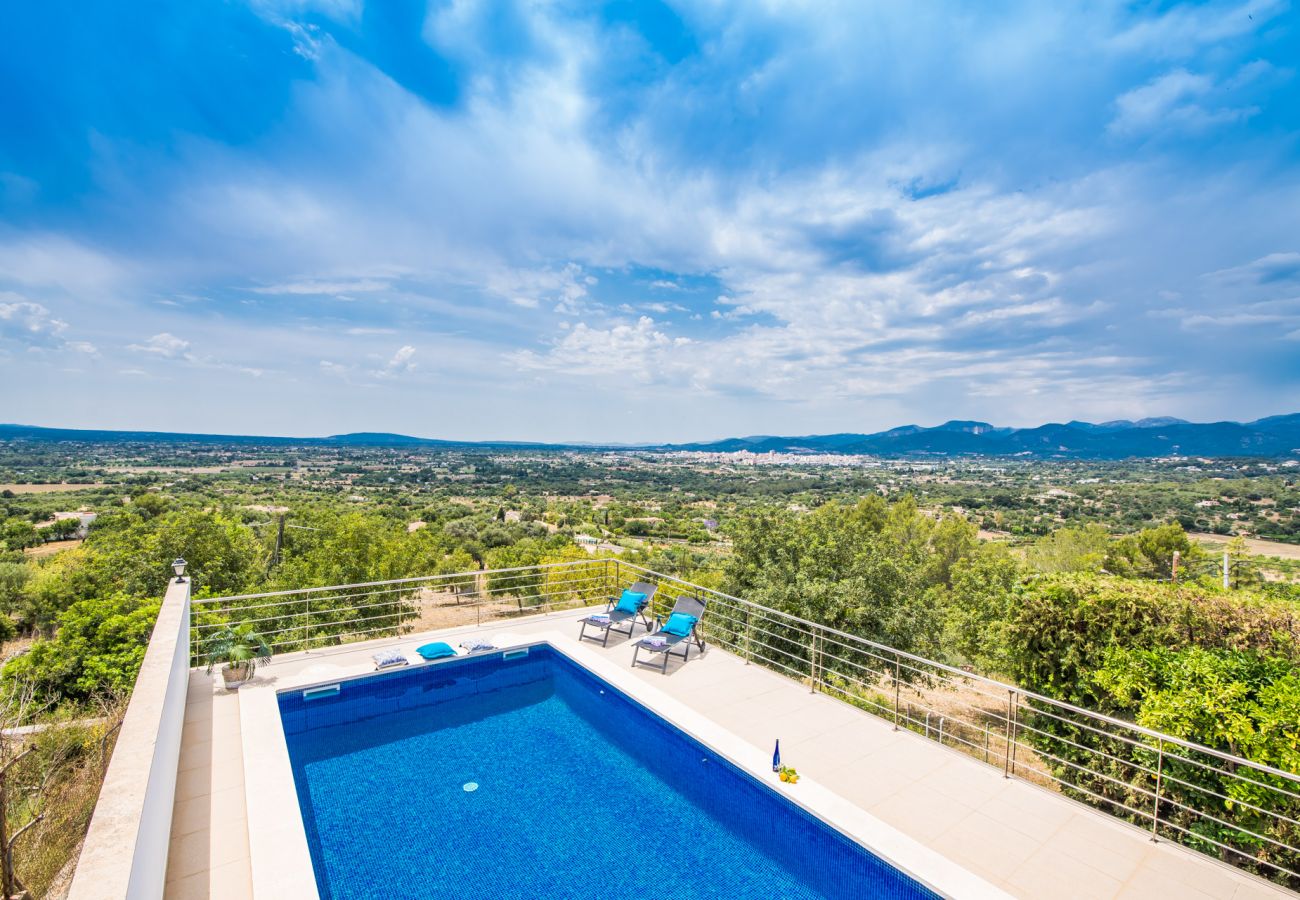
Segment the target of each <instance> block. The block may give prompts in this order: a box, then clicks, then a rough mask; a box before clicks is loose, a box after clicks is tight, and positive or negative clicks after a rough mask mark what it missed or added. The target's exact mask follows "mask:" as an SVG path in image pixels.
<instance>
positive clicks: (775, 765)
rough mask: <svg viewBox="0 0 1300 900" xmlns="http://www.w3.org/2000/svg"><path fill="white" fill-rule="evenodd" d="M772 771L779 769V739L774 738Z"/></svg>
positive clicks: (778, 770)
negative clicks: (774, 747)
mask: <svg viewBox="0 0 1300 900" xmlns="http://www.w3.org/2000/svg"><path fill="white" fill-rule="evenodd" d="M772 771H773V772H780V771H781V739H780V738H777V739H776V749H775V750H773V751H772Z"/></svg>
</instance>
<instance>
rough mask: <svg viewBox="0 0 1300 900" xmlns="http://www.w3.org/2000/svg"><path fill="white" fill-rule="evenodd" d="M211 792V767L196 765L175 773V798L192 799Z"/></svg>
mask: <svg viewBox="0 0 1300 900" xmlns="http://www.w3.org/2000/svg"><path fill="white" fill-rule="evenodd" d="M210 793H212V767H211V766H196V767H195V768H193V769H186V770H185V771H183V772H178V773H177V775H176V800H177V801H181V800H193V799H194V798H195V797H201V796H204V795H206V794H210Z"/></svg>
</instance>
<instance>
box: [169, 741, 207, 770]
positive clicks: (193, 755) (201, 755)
mask: <svg viewBox="0 0 1300 900" xmlns="http://www.w3.org/2000/svg"><path fill="white" fill-rule="evenodd" d="M211 765H212V741H210V740H208V741H190V742H189V743H186V741H185V735H184V733H182V734H181V755H180V760H179V761H178V762H177V764H176V771H178V772H184V771H185V770H187V769H201V768H203V767H205V766H211Z"/></svg>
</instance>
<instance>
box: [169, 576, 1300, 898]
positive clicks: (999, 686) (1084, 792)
mask: <svg viewBox="0 0 1300 900" xmlns="http://www.w3.org/2000/svg"><path fill="white" fill-rule="evenodd" d="M638 581H645V582H651V583H655V584H657V585H658V586H659V590H658V591H657V592H656V594H655V596H654V598H653V600H652V603H651V608H650V610H649V612H650V614H651V615H652V616H654V617H656V618H660V619H662V618H663V617H665V616H666V615H667V613H668V611H669V610H670V609H671V607H672V604H673V602H674V600H675V599H676V598H677V597H678V596H682V595H687V596H692V597H695V598H697V599H700V600H703V601H704V602H705V603H706V604H707V612H706V614H705V616H704V618H703V620H702V622H701V625H700V628H701V629H702V633H703V636H704V638H705V639H706V640H707V642H708V643H709V644H711V645H713V646H716V647H719V648H721V649H723V650H725V651H727V652H730V653H733V654H735V655H736V656H739V657H741V658H743V659H744V660H745V661H746V662H747V663H750V664H754V665H761V666H764V667H765V668H768V669H772V670H774V671H776V672H779V673H782V674H784V675H786V676H788V677H790V678H793V679H796V680H798V681H800V682H802V683H804V684H805V685H807V686H808V688H809V690H810V691H814V692H821V693H825V694H827V695H829V696H833V697H836V698H838V699H840V700H843V701H844V702H847V703H850V704H852V705H854V706H856V707H858V708H860V709H863V710H865V711H867V712H870V713H872V714H874V715H877V716H879V717H881V718H883V719H885V720H886V721H888V722H890V723H891V724H892V725H893V727H894V728H896V729H908V730H911V731H914V732H916V733H918V734H921V735H923V736H925V737H927V738H930V739H931V740H934V741H937V742H939V743H941V744H943V745H945V746H948V747H952V748H954V749H957V750H960V751H962V752H964V753H966V754H968V755H969V756H971V757H973V758H975V759H977V760H980V761H982V762H984V763H986V764H988V765H990V766H994V767H997V768H999V769H1001V770H1002V773H1003V774H1004V775H1005V776H1006V777H1008V778H1018V779H1022V780H1025V781H1029V782H1033V783H1036V784H1039V785H1041V786H1044V787H1047V788H1049V789H1052V790H1055V791H1058V792H1059V793H1061V794H1063V795H1064V796H1066V797H1070V798H1072V799H1074V800H1077V801H1080V802H1082V803H1086V804H1088V805H1090V806H1093V807H1096V808H1098V809H1101V810H1104V811H1107V812H1109V813H1112V814H1114V815H1116V816H1117V817H1119V818H1121V819H1124V820H1125V821H1128V822H1130V823H1132V824H1134V825H1137V826H1139V827H1142V828H1145V829H1147V830H1148V831H1149V832H1150V834H1151V836H1152V838H1153V839H1154V838H1161V839H1167V840H1170V841H1174V842H1177V843H1180V844H1184V845H1186V846H1189V847H1191V848H1193V849H1195V850H1198V851H1200V852H1202V853H1205V854H1207V855H1209V856H1212V857H1214V858H1216V859H1219V860H1221V861H1223V862H1226V863H1229V864H1232V865H1235V866H1238V867H1241V868H1244V869H1247V870H1249V871H1252V872H1255V873H1257V874H1259V875H1261V876H1264V877H1266V878H1269V879H1271V880H1273V881H1276V882H1278V883H1281V884H1284V885H1286V886H1288V887H1290V888H1292V889H1300V849H1298V848H1300V773H1295V772H1287V771H1283V770H1280V769H1277V768H1274V767H1272V766H1268V765H1264V764H1261V763H1257V762H1253V761H1251V760H1248V759H1244V758H1242V757H1239V756H1235V755H1233V754H1230V753H1225V752H1223V751H1219V750H1215V749H1213V748H1210V747H1204V746H1200V745H1197V744H1194V743H1191V742H1189V741H1184V740H1182V739H1179V738H1176V737H1173V736H1170V735H1165V734H1161V733H1159V732H1156V731H1153V730H1151V729H1147V728H1143V727H1141V726H1139V725H1136V724H1134V723H1132V722H1126V721H1123V720H1121V719H1116V718H1113V717H1110V716H1105V715H1102V714H1100V713H1096V712H1092V711H1090V710H1086V709H1082V708H1080V707H1076V706H1073V705H1071V704H1068V703H1064V702H1062V701H1059V700H1054V699H1052V698H1050V697H1045V696H1043V695H1040V694H1036V693H1033V692H1029V691H1024V690H1021V689H1020V688H1018V687H1016V686H1014V685H1008V684H1004V683H1002V682H999V681H996V680H993V679H990V678H986V677H984V676H981V675H978V674H975V673H974V672H969V671H966V670H963V669H960V668H956V667H953V666H949V665H946V664H943V663H940V662H936V661H934V660H929V659H925V658H923V657H920V656H916V655H914V654H910V653H906V652H904V651H900V650H896V649H894V648H892V647H888V646H886V645H883V644H878V643H875V642H873V641H869V640H866V639H864V638H861V637H858V636H856V635H852V634H848V633H846V632H843V631H839V630H837V629H834V628H829V627H827V626H824V625H820V624H818V623H815V622H811V621H808V620H806V619H801V618H798V617H796V616H793V615H790V614H788V613H784V612H781V611H779V610H776V609H772V608H769V607H765V606H761V605H759V604H756V603H753V602H750V601H747V600H744V599H742V598H739V597H735V596H732V595H729V594H726V593H723V592H721V591H717V590H713V589H710V588H705V587H701V586H700V585H696V584H692V583H690V582H688V581H684V580H682V579H680V578H677V577H675V576H672V575H666V574H664V573H661V572H656V571H653V570H650V569H646V568H643V567H641V566H638V565H635V564H632V563H628V562H625V561H623V560H618V559H603V560H601V559H597V560H591V561H577V562H566V563H555V564H550V565H537V566H525V567H519V568H513V569H499V570H490V571H479V572H467V573H457V574H451V575H437V576H430V577H427V578H411V579H404V580H400V581H388V582H376V583H372V584H359V585H342V586H334V587H324V588H306V589H301V590H297V591H286V592H279V593H272V594H253V595H246V596H242V597H225V598H217V599H214V600H207V601H200V600H196V601H194V606H193V623H194V624H193V628H194V641H193V643H194V646H195V647H196V648H198V650H199V652H200V654H201V651H202V647H203V643H204V641H205V640H207V639H208V638H209V637H210V636H211V635H212V634H213V633H214V632H215V631H217V630H219V629H221V628H224V627H227V626H228V625H229V624H233V623H248V624H250V625H252V626H253V627H255V628H257V630H259V631H260V632H261V633H262V634H263V635H264V636H265V637H266V638H267V640H268V641H269V642H270V644H271V646H272V648H273V649H274V650H275V652H277V653H284V652H292V651H295V650H305V649H310V648H313V647H320V646H328V645H335V644H342V643H347V642H350V641H356V640H366V639H370V638H374V637H379V636H385V635H400V634H406V633H410V632H414V631H424V630H431V629H436V628H446V627H453V626H464V625H487V624H490V623H494V622H498V621H503V620H508V619H511V618H515V617H518V616H524V615H531V614H535V613H539V612H551V611H557V610H563V609H576V608H580V607H586V606H591V605H593V604H596V603H599V602H604V601H606V600H607V599H610V598H613V597H615V596H616V595H617V594H618V593H619V591H621V590H622V589H623V588H626V587H628V586H630V585H631V584H633V583H635V582H638ZM200 659H201V655H200Z"/></svg>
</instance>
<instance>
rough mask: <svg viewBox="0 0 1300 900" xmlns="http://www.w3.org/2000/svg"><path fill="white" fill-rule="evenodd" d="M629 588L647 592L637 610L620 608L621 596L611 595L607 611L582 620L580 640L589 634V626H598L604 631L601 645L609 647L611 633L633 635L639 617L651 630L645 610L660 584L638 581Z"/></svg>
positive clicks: (642, 592) (634, 590)
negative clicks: (624, 627)
mask: <svg viewBox="0 0 1300 900" xmlns="http://www.w3.org/2000/svg"><path fill="white" fill-rule="evenodd" d="M628 590H629V591H632V592H633V593H637V594H645V597H644V598H643V599H642V600H641V602H640V603H639V604H637V608H636V612H628V611H627V610H623V609H619V608H618V601H619V598H618V597H610V598H609V602H608V603H607V604H605V611H604V612H603V613H596V614H594V615H590V616H587V617H586V618H584V619H583V620H582V630H581V631H580V632H578V640H582V639H583V638H585V637H586V636H587V629H588V628H596V629H599V630H600V631H601V632H602V635H601V637H602V640H601V646H602V647H608V646H609V633H610V632H611V631H613V632H617V633H618V634H626V635H627V636H628V637H631V636H632V634H633V632H635V631H636V623H637V620H638V619H640V620H641V624H642V625H644V626H645V630H646V631H649V630H650V628H651V625H650V620H649V619H647V618H646V615H645V611H646V610H647V609H648V608H649V607H650V601H651V600H653V599H654V595H655V591H657V590H659V586H658V585H657V584H650V583H649V582H648V581H638V582H637V583H636V584H634V585H632V586H631V587H630V588H628ZM620 596H621V595H620ZM623 625H626V626H627V630H626V631H624V630H623V627H622V626H623ZM595 637H596V635H592V638H593V639H594V638H595Z"/></svg>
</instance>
